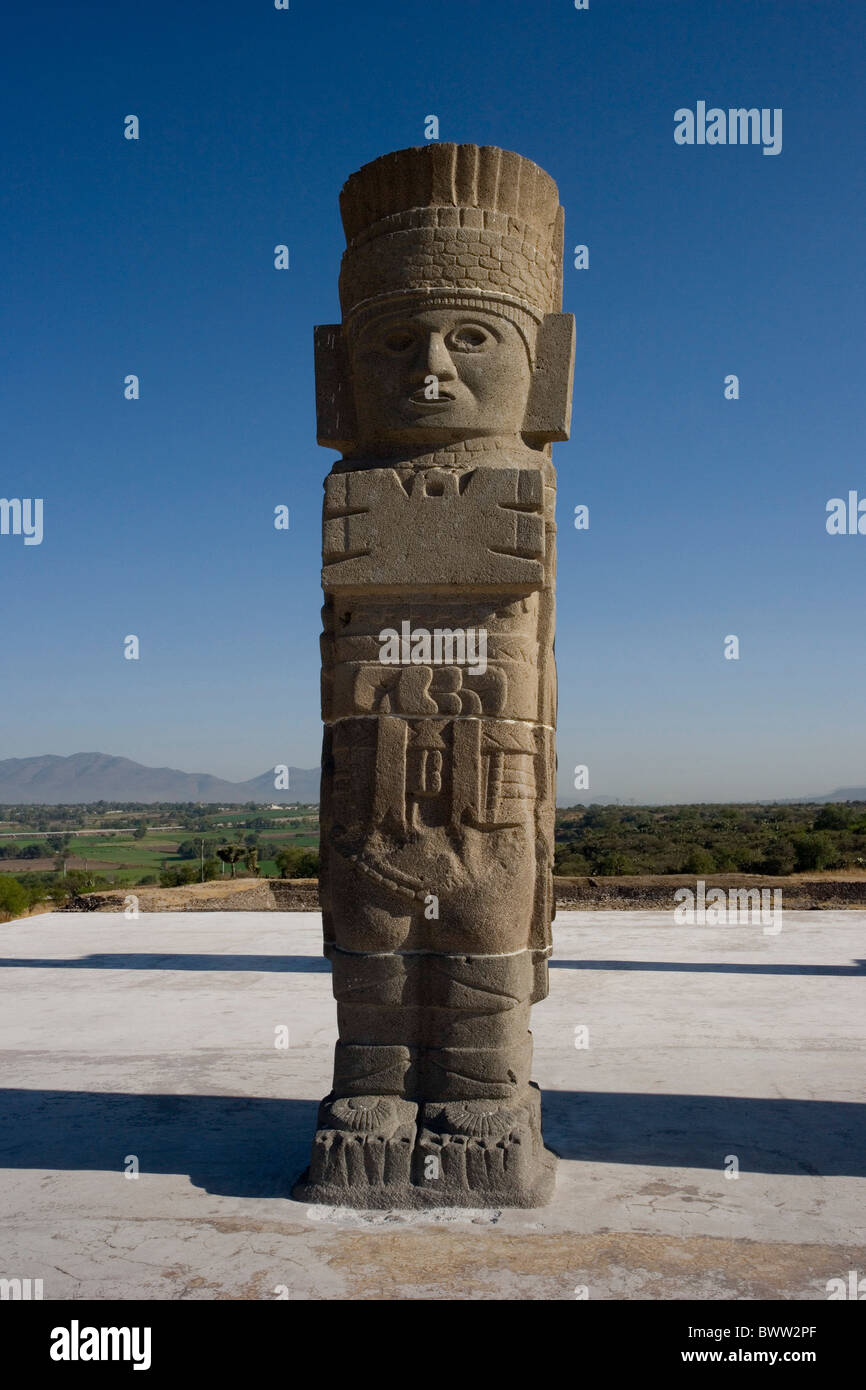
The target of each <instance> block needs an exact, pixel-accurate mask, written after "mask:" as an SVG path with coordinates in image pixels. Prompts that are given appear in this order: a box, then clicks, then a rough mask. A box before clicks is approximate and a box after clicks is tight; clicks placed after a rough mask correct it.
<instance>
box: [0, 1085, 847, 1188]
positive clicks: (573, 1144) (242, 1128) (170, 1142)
mask: <svg viewBox="0 0 866 1390" xmlns="http://www.w3.org/2000/svg"><path fill="white" fill-rule="evenodd" d="M542 1103H543V1115H544V1133H545V1138H546V1141H547V1143H548V1144H549V1145H550V1147H551V1148H553V1149H554V1150H555V1151H556V1152H557V1153H558V1154H559V1155H560V1156H561V1157H563V1158H568V1159H574V1160H576V1161H578V1162H580V1163H633V1164H642V1165H643V1164H645V1165H649V1166H664V1167H675V1168H709V1169H715V1170H717V1171H718V1172H722V1171H723V1169H724V1167H725V1163H726V1160H727V1159H728V1155H730V1154H736V1156H737V1159H738V1162H739V1167H740V1171H741V1173H748V1172H753V1173H768V1174H769V1173H775V1174H795V1175H803V1174H809V1175H812V1176H816V1177H817V1176H821V1177H831V1176H833V1177H863V1176H866V1105H860V1104H855V1103H853V1102H841V1101H820V1100H816V1101H812V1100H776V1099H742V1098H728V1097H724V1096H700V1095H670V1096H664V1095H657V1096H656V1095H638V1094H632V1093H628V1092H626V1093H619V1092H616V1093H614V1092H606V1091H603V1092H585V1093H581V1092H578V1091H546V1092H544V1095H543V1102H542ZM315 1122H316V1103H315V1102H314V1101H305V1100H273V1099H265V1098H257V1097H244V1096H210V1095H206V1096H202V1095H131V1094H127V1093H122V1092H93V1091H55V1090H32V1091H27V1090H15V1089H11V1088H10V1089H4V1090H0V1166H2V1167H5V1168H34V1169H57V1170H61V1171H69V1170H91V1171H100V1172H106V1173H107V1174H114V1175H116V1180H117V1181H118V1182H122V1181H124V1178H123V1170H124V1164H125V1163H126V1161H127V1156H128V1155H130V1154H135V1155H136V1156H137V1158H138V1163H139V1168H140V1171H141V1173H142V1174H147V1173H184V1174H188V1176H189V1178H190V1181H191V1182H192V1183H193V1185H194V1186H196V1187H201V1188H203V1189H204V1190H205V1191H207V1192H211V1193H217V1194H220V1195H223V1196H233V1197H287V1196H288V1195H289V1190H290V1188H291V1185H292V1183H293V1181H294V1180H295V1179H296V1178H297V1177H298V1175H299V1173H300V1172H301V1170H302V1168H304V1167H305V1166H306V1164H307V1161H308V1159H309V1151H310V1142H311V1140H312V1137H313V1131H314V1129H315ZM108 1180H113V1179H111V1178H110V1179H108Z"/></svg>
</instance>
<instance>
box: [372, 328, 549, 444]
mask: <svg viewBox="0 0 866 1390" xmlns="http://www.w3.org/2000/svg"><path fill="white" fill-rule="evenodd" d="M350 363H351V372H352V385H353V389H354V395H355V408H356V411H357V416H358V436H359V443H360V445H361V447H362V448H365V447H367V448H369V447H373V446H375V445H377V444H380V445H381V444H424V443H447V442H453V441H456V440H461V439H470V438H473V437H478V436H482V435H518V434H519V433H520V429H521V426H522V424H523V419H524V415H525V413H526V403H527V399H528V396H529V385H530V380H531V376H532V369H531V367H530V362H529V354H528V351H527V347H526V343H525V342H524V340H523V338H522V336H521V334H520V331H519V330H518V329H517V328H516V327H515V325H514V324H513V323H512V322H511V321H510V320H509V319H506V318H502V317H500V315H499V314H491V313H486V312H483V311H480V310H478V309H469V308H467V309H460V308H449V309H445V308H439V309H436V308H430V309H422V310H420V311H418V312H415V313H412V314H406V313H400V312H399V310H397V311H395V312H391V313H388V314H383V315H382V316H381V317H379V318H376V319H372V320H371V321H370V322H369V323H367V324H366V325H365V326H364V328H363V329H362V331H361V333H360V334H359V336H358V338H357V339H356V340H355V341H354V342H353V343H352V345H351V346H350Z"/></svg>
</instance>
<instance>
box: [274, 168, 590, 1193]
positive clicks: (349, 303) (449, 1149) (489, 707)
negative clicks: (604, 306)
mask: <svg viewBox="0 0 866 1390" xmlns="http://www.w3.org/2000/svg"><path fill="white" fill-rule="evenodd" d="M340 201H341V212H342V219H343V225H344V227H345V231H346V242H347V247H346V251H345V254H344V256H343V264H342V270H341V274H340V299H341V306H342V314H343V321H342V323H341V324H338V325H329V326H327V327H322V328H318V329H317V330H316V381H317V407H318V441H319V443H320V444H323V445H325V446H327V447H328V448H335V449H338V450H339V451H340V452H341V454H342V458H341V460H340V461H339V462H338V463H336V464H335V465H334V467H333V469H332V471H331V473H330V475H329V477H328V478H327V480H326V482H325V505H324V542H323V552H324V569H323V575H322V585H323V589H324V593H325V605H324V609H323V619H324V635H323V638H322V668H323V669H322V704H323V718H324V723H325V736H324V749H323V756H322V802H321V863H322V867H321V898H322V907H323V913H324V932H325V953H326V955H327V956H328V957H329V958H330V960H331V963H332V968H333V985H334V994H335V997H336V1000H337V1015H338V1022H339V1042H338V1043H337V1047H336V1058H335V1065H334V1082H333V1089H332V1091H331V1093H330V1095H328V1096H327V1097H326V1099H325V1100H324V1101H322V1104H321V1106H320V1110H319V1118H318V1129H317V1132H316V1135H315V1139H314V1142H313V1153H312V1159H311V1162H310V1167H309V1170H308V1171H307V1172H306V1173H305V1174H304V1175H303V1177H302V1178H301V1180H300V1182H299V1184H298V1186H297V1187H296V1189H295V1195H296V1196H298V1197H299V1198H301V1199H302V1200H304V1201H307V1202H327V1203H333V1204H336V1205H348V1206H354V1207H367V1208H384V1207H429V1206H451V1205H455V1206H456V1205H460V1206H490V1205H506V1206H522V1207H528V1206H539V1205H542V1204H544V1203H546V1202H548V1201H549V1200H550V1197H551V1194H552V1190H553V1182H554V1166H555V1159H554V1157H553V1155H552V1154H551V1153H550V1152H549V1150H547V1149H545V1148H544V1144H543V1141H542V1136H541V1110H540V1093H539V1091H538V1088H537V1087H536V1086H535V1085H534V1084H533V1083H532V1082H531V1081H530V1068H531V1057H532V1038H531V1035H530V1033H529V1028H528V1025H529V1010H530V1005H531V1004H532V1003H533V1002H535V1001H537V1000H539V999H543V998H544V997H545V995H546V994H547V959H548V956H549V954H550V951H551V933H550V922H551V917H552V913H553V891H552V884H553V880H552V865H553V816H554V804H555V765H556V760H555V751H554V727H555V718H556V678H555V670H554V661H553V633H554V577H555V526H554V490H555V476H554V469H553V465H552V463H551V448H550V445H551V442H552V441H553V440H562V439H567V437H568V426H569V417H570V410H571V379H572V370H573V358H574V320H573V318H572V317H571V315H564V314H561V313H560V312H559V310H560V307H561V302H562V298H561V296H562V249H563V216H562V208H561V207H560V206H559V197H558V194H557V190H556V186H555V184H554V183H553V182H552V180H551V179H550V178H549V176H548V175H547V174H545V173H544V171H543V170H541V169H539V168H538V167H537V166H536V165H535V164H533V163H531V162H530V161H529V160H527V159H524V158H522V157H521V156H520V155H517V154H512V153H510V152H509V151H506V150H499V149H495V148H491V147H486V146H484V147H479V146H475V145H448V144H429V145H425V146H421V147H419V148H416V149H408V150H399V151H397V152H396V153H394V154H388V155H385V156H383V157H382V158H381V159H376V160H374V161H373V162H372V163H371V164H367V165H365V166H364V167H363V168H362V169H360V170H359V171H358V173H356V174H353V175H352V177H351V178H350V179H349V180H348V182H347V183H346V186H345V188H344V189H343V192H342V195H341V200H340Z"/></svg>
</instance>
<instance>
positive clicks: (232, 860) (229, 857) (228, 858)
mask: <svg viewBox="0 0 866 1390" xmlns="http://www.w3.org/2000/svg"><path fill="white" fill-rule="evenodd" d="M243 856H244V850H243V848H242V846H241V845H220V847H219V849H218V850H217V858H219V859H221V860H222V861H223V863H224V864H231V866H232V878H234V876H235V864H237V862H238V860H239V859H242V858H243Z"/></svg>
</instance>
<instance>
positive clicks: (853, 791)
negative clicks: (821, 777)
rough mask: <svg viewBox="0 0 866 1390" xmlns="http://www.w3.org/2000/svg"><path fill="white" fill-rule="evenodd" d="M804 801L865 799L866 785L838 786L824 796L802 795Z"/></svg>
mask: <svg viewBox="0 0 866 1390" xmlns="http://www.w3.org/2000/svg"><path fill="white" fill-rule="evenodd" d="M802 800H803V801H805V802H809V803H812V802H820V801H866V787H838V788H837V790H836V791H834V792H827V793H826V794H825V795H824V796H804V797H803V798H802Z"/></svg>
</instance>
